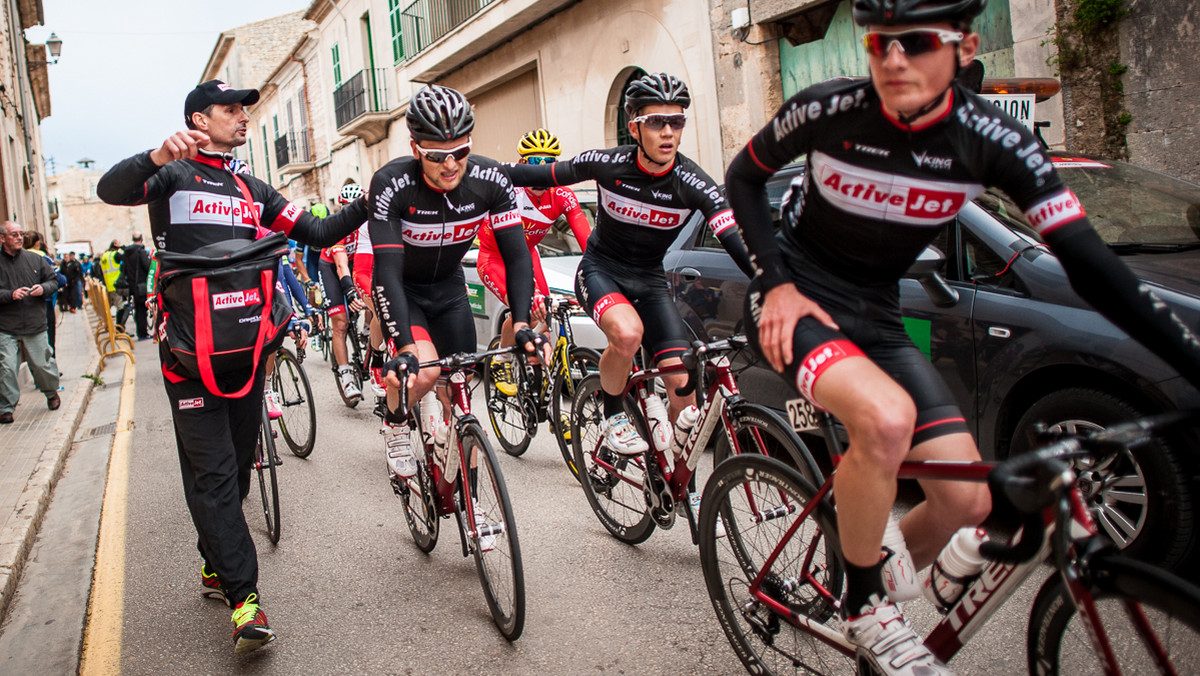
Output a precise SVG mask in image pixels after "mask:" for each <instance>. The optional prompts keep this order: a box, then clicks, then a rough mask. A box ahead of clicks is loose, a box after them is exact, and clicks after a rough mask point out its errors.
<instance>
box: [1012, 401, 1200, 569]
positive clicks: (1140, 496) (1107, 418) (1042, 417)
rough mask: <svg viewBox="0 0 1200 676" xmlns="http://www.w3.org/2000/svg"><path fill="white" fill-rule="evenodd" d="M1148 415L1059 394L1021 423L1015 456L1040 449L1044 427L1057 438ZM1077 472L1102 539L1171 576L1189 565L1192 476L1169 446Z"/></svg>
mask: <svg viewBox="0 0 1200 676" xmlns="http://www.w3.org/2000/svg"><path fill="white" fill-rule="evenodd" d="M1146 413H1148V411H1143V410H1141V409H1139V408H1138V407H1137V406H1135V405H1133V404H1132V403H1130V402H1128V401H1126V400H1124V399H1121V398H1119V397H1116V396H1113V395H1111V394H1109V393H1107V392H1104V391H1102V390H1097V389H1092V388H1071V389H1066V390H1060V391H1058V392H1054V393H1052V394H1050V395H1047V396H1045V397H1043V398H1042V399H1039V400H1038V401H1037V402H1035V403H1034V404H1033V406H1030V407H1029V409H1028V410H1027V411H1026V412H1025V414H1024V415H1023V416H1021V419H1020V420H1019V421H1018V422H1017V426H1016V428H1015V429H1014V431H1013V441H1012V447H1011V453H1012V454H1013V455H1016V454H1018V453H1024V452H1026V451H1029V450H1031V449H1033V448H1034V447H1035V444H1036V442H1035V441H1034V440H1033V430H1034V427H1035V425H1037V424H1038V423H1042V424H1044V425H1046V427H1047V428H1048V429H1050V430H1052V431H1063V432H1087V431H1089V430H1099V429H1104V428H1106V427H1108V426H1110V425H1113V424H1116V423H1119V422H1125V421H1128V420H1131V419H1133V418H1137V417H1140V416H1142V415H1145V414H1146ZM1075 471H1076V472H1077V473H1078V474H1079V485H1080V486H1081V487H1082V488H1083V489H1084V493H1085V495H1086V496H1087V497H1088V498H1089V502H1090V504H1091V505H1092V516H1093V517H1095V518H1096V522H1097V526H1098V527H1099V529H1100V531H1101V532H1102V533H1104V534H1105V535H1107V536H1108V537H1109V538H1111V539H1112V540H1113V541H1114V542H1116V543H1117V545H1118V546H1120V547H1121V548H1123V549H1124V550H1125V551H1126V553H1127V554H1130V555H1131V556H1134V557H1137V558H1140V559H1143V560H1145V561H1148V562H1150V563H1153V564H1156V565H1161V566H1164V567H1167V568H1176V567H1178V566H1179V565H1180V564H1181V563H1182V562H1183V561H1184V559H1185V557H1186V556H1187V554H1188V549H1189V547H1190V545H1191V541H1192V537H1193V532H1194V523H1193V513H1192V496H1191V495H1190V493H1189V492H1188V489H1187V482H1186V478H1187V475H1186V473H1185V472H1184V471H1183V468H1182V466H1181V464H1180V462H1179V460H1178V459H1177V458H1176V456H1175V454H1174V452H1173V451H1172V450H1171V449H1170V447H1169V446H1168V445H1167V444H1164V443H1162V442H1161V441H1154V442H1151V443H1147V444H1142V445H1141V446H1139V447H1137V448H1135V449H1132V450H1127V451H1124V452H1122V453H1119V454H1117V455H1115V456H1112V457H1109V458H1098V459H1086V460H1081V461H1079V462H1077V463H1076V465H1075Z"/></svg>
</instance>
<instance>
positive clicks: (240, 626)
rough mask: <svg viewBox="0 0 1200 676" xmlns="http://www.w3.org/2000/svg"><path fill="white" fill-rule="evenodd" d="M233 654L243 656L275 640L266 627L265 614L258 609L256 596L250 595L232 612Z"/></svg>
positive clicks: (272, 633)
mask: <svg viewBox="0 0 1200 676" xmlns="http://www.w3.org/2000/svg"><path fill="white" fill-rule="evenodd" d="M233 624H234V627H235V629H234V630H233V652H235V653H237V654H238V655H245V654H246V653H248V652H252V651H254V650H257V649H259V648H261V647H262V646H264V645H266V644H268V643H270V642H271V641H274V640H275V632H273V631H271V628H270V627H268V626H267V614H266V613H264V612H263V610H262V608H259V607H258V594H251V595H249V596H247V597H246V600H245V601H242V602H241V603H239V604H237V607H236V608H234V610H233Z"/></svg>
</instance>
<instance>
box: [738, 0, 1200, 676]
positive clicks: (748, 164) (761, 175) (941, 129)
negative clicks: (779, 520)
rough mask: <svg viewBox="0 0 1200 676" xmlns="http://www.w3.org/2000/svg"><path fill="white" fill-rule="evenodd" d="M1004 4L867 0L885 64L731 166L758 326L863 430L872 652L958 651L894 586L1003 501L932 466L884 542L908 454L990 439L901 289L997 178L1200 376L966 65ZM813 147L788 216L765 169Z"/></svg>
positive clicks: (857, 434) (864, 14) (861, 502)
mask: <svg viewBox="0 0 1200 676" xmlns="http://www.w3.org/2000/svg"><path fill="white" fill-rule="evenodd" d="M985 4H986V0H957V1H955V2H947V1H944V0H942V1H934V0H916V1H912V0H909V1H907V2H899V1H897V0H855V2H854V5H853V16H854V20H855V22H857V23H858V24H859V25H860V26H865V27H866V28H867V30H868V32H867V33H866V35H865V36H864V39H863V44H864V46H865V48H866V50H867V54H868V62H869V69H870V79H869V80H850V81H847V80H841V81H830V82H825V83H821V84H818V85H814V86H812V87H809V88H808V89H805V90H803V91H801V92H799V93H798V94H796V95H795V96H793V97H792V98H791V99H790V100H789V101H787V102H786V103H784V105H783V107H782V108H780V110H779V111H778V112H777V113H776V114H775V116H774V118H773V119H772V120H771V121H770V122H769V123H768V124H767V125H766V127H764V128H763V129H762V130H761V131H759V132H758V134H757V135H755V136H754V137H753V138H752V139H751V140H750V142H749V144H747V146H746V147H745V148H744V149H743V150H742V151H741V152H740V153H739V154H738V155H737V157H736V158H735V159H734V161H733V162H732V164H731V165H730V167H729V171H728V174H727V176H726V187H727V189H728V194H729V199H730V203H731V204H732V205H733V208H734V211H735V213H736V214H737V221H738V223H739V224H740V226H741V228H742V232H743V235H744V237H745V240H746V243H747V245H748V246H749V248H750V250H751V252H752V253H753V255H754V261H755V267H756V271H757V274H756V276H755V279H754V281H753V282H752V283H751V286H750V288H749V289H748V291H747V322H746V323H747V326H748V327H749V329H750V334H751V337H752V339H753V340H754V341H755V342H756V345H757V347H758V348H759V349H760V350H761V352H762V354H763V355H764V356H765V358H766V359H767V360H768V361H769V362H770V364H771V365H772V366H773V367H774V368H775V369H776V370H777V371H781V372H783V373H785V374H786V377H787V378H788V380H789V382H791V383H793V384H794V386H795V387H796V389H797V390H798V391H799V392H800V393H801V394H803V395H804V396H805V397H807V398H808V399H809V400H810V401H812V402H813V404H814V405H816V406H819V407H822V408H824V409H826V410H828V411H830V412H831V413H833V414H834V415H836V416H837V417H838V418H839V419H840V420H841V421H842V423H843V424H844V425H845V427H846V430H847V433H848V435H849V446H848V448H847V451H846V454H845V456H844V458H843V459H842V461H841V462H840V464H839V465H838V471H837V476H836V478H835V482H834V491H835V495H836V498H837V505H838V514H837V518H838V526H839V532H840V539H841V546H842V550H843V554H844V557H845V561H846V564H847V566H846V568H847V572H846V577H847V585H846V597H845V599H844V601H843V604H842V611H843V615H844V622H843V625H842V627H843V631H844V632H845V634H846V637H847V638H848V639H849V640H850V641H851V642H852V643H854V644H855V645H857V646H858V656H859V660H860V662H862V661H865V662H868V663H870V664H871V665H872V666H873V667H874V668H875V669H876V670H878V671H880V672H882V673H887V674H896V673H899V674H935V673H945V672H946V671H947V670H946V667H945V665H943V664H941V663H940V662H939V661H937V660H936V658H935V657H934V656H933V655H932V654H931V653H930V652H929V650H928V649H927V648H926V647H925V646H924V644H923V643H922V642H921V641H920V639H919V638H918V637H917V636H916V634H915V633H914V632H913V630H912V629H911V627H910V626H909V625H908V623H907V622H906V621H905V620H904V618H903V615H902V614H901V613H900V609H899V607H898V606H897V605H896V604H895V603H894V601H896V600H899V599H903V598H911V597H913V596H915V595H916V594H917V593H919V592H918V591H917V589H916V588H915V587H916V585H905V589H904V590H903V593H894V594H892V595H891V597H890V598H889V592H888V591H887V590H886V587H885V582H884V577H883V576H884V575H885V573H886V574H887V575H888V576H889V578H891V579H893V580H897V579H901V578H902V579H907V580H913V581H915V570H914V567H915V569H916V570H919V569H920V568H922V567H924V566H927V565H929V564H931V563H932V562H933V561H934V560H935V558H936V557H937V554H938V552H939V551H941V549H942V547H943V546H944V545H945V544H946V543H947V541H948V540H949V539H950V537H951V535H952V534H953V533H954V532H955V531H956V530H957V529H959V528H961V527H969V526H974V525H976V524H978V523H979V522H980V521H982V520H983V519H984V518H985V517H986V516H987V514H988V512H989V510H990V496H989V494H988V492H987V490H986V488H985V487H984V486H983V485H982V484H964V483H961V482H938V481H922V482H921V483H922V488H924V490H925V495H926V501H925V502H924V503H922V504H920V505H918V506H917V507H916V508H914V509H913V510H912V511H911V512H909V513H908V514H907V515H906V516H905V517H904V519H903V520H902V522H901V524H900V527H901V531H902V532H903V535H904V539H905V540H906V542H907V552H905V551H904V550H905V547H904V546H900V547H899V548H898V551H897V550H896V548H892V549H891V550H889V551H887V552H884V551H883V550H882V549H881V543H882V539H883V534H884V530H885V526H886V523H887V520H888V514H889V510H890V509H891V507H892V503H893V502H894V500H895V495H896V472H897V468H898V466H899V463H900V462H901V461H903V460H904V459H906V458H911V459H914V460H938V459H946V460H949V459H955V460H964V459H972V460H974V459H978V458H979V451H978V449H977V448H976V446H975V442H974V440H973V439H972V437H971V435H970V433H969V430H968V428H967V424H966V422H965V420H964V418H963V416H962V414H961V412H960V411H959V409H958V407H957V405H956V403H955V402H954V399H953V396H952V395H951V393H950V391H949V389H948V388H947V386H946V384H945V383H944V382H943V381H942V380H941V378H940V377H939V376H938V374H937V372H936V371H935V370H934V368H933V367H932V365H931V364H930V362H929V361H928V360H927V359H926V358H925V357H924V356H923V355H922V353H921V352H920V351H919V350H918V349H917V348H916V347H915V346H914V345H913V343H912V341H911V340H910V339H909V338H908V336H907V335H906V333H905V330H904V327H903V324H902V322H901V317H900V310H899V303H898V294H899V290H898V284H897V282H898V280H899V278H900V277H901V275H903V273H904V271H905V270H906V269H907V268H908V267H909V265H910V264H911V263H912V262H913V261H914V260H915V259H916V257H917V255H918V254H919V253H920V252H921V251H922V249H924V247H925V246H926V245H927V244H929V242H930V241H931V240H932V239H933V238H934V237H935V236H936V235H937V233H938V231H939V229H940V228H942V227H945V226H946V225H947V224H948V223H952V222H953V219H954V218H955V215H956V214H957V212H958V211H959V210H960V209H961V208H962V207H963V205H965V204H966V203H967V202H969V201H970V200H971V199H973V198H974V197H975V196H977V195H978V194H980V193H981V192H982V191H983V190H984V189H985V186H996V187H998V188H1000V189H1002V190H1004V191H1005V192H1006V193H1008V194H1009V195H1010V196H1011V197H1012V198H1013V199H1014V201H1016V203H1017V204H1018V205H1020V207H1021V208H1022V209H1023V210H1024V211H1025V215H1026V217H1027V218H1028V219H1029V222H1030V223H1031V224H1032V225H1033V227H1035V228H1036V229H1037V230H1038V232H1039V233H1040V234H1041V235H1042V237H1043V238H1044V239H1045V241H1046V243H1047V244H1048V245H1049V246H1050V248H1051V249H1053V251H1054V252H1055V253H1056V254H1057V255H1058V257H1059V260H1060V261H1061V262H1062V264H1063V267H1064V268H1065V269H1066V270H1067V272H1068V274H1069V276H1070V279H1071V283H1072V286H1073V287H1074V288H1075V289H1076V291H1077V292H1078V293H1079V294H1080V295H1081V296H1083V297H1084V299H1086V300H1087V301H1088V302H1090V303H1092V305H1094V306H1095V307H1096V308H1097V309H1099V310H1100V311H1101V312H1103V313H1104V314H1105V315H1106V316H1107V317H1109V318H1110V319H1112V320H1113V321H1114V322H1115V323H1116V324H1118V325H1119V326H1121V327H1122V328H1123V329H1125V330H1126V331H1128V332H1129V333H1130V334H1131V335H1133V336H1134V337H1136V338H1138V339H1139V340H1141V341H1142V342H1144V343H1146V344H1147V345H1148V346H1150V347H1151V348H1152V349H1154V350H1155V351H1156V352H1157V353H1158V354H1160V355H1161V356H1163V358H1164V359H1167V360H1168V361H1169V362H1170V363H1172V364H1174V365H1175V366H1176V367H1177V368H1179V370H1180V371H1181V373H1183V374H1184V375H1185V376H1186V377H1188V378H1189V379H1190V380H1191V381H1192V382H1193V383H1200V344H1198V343H1197V342H1196V339H1195V337H1194V336H1193V335H1192V334H1191V333H1190V332H1189V330H1188V329H1187V328H1185V327H1184V325H1183V324H1181V323H1179V321H1178V320H1177V319H1176V318H1175V317H1174V315H1173V314H1172V313H1171V312H1170V311H1169V310H1168V309H1167V308H1166V306H1165V305H1164V304H1163V303H1162V302H1161V301H1160V300H1158V299H1157V298H1156V297H1155V296H1154V294H1153V292H1152V291H1150V290H1149V288H1148V287H1146V286H1144V285H1142V284H1140V283H1139V282H1138V280H1137V279H1136V278H1135V277H1134V276H1133V275H1132V274H1131V273H1130V271H1129V270H1128V268H1126V267H1125V265H1124V264H1123V263H1122V262H1121V261H1120V260H1118V259H1117V258H1116V256H1115V255H1113V254H1112V253H1111V252H1110V251H1109V250H1108V249H1107V248H1106V247H1105V246H1104V245H1103V243H1102V241H1101V240H1100V238H1099V237H1098V236H1097V235H1096V233H1095V232H1094V231H1093V230H1092V229H1091V227H1090V225H1089V223H1088V220H1087V218H1086V215H1085V214H1084V211H1083V209H1082V207H1081V206H1080V204H1079V202H1078V200H1077V199H1076V198H1075V196H1074V195H1073V194H1072V193H1071V191H1070V190H1069V189H1067V188H1066V187H1064V186H1063V184H1062V183H1061V181H1060V180H1059V177H1058V176H1057V175H1056V174H1055V172H1054V169H1053V166H1052V165H1051V163H1050V161H1049V159H1048V158H1047V157H1046V155H1045V154H1044V153H1043V152H1042V149H1041V146H1040V145H1039V143H1038V142H1037V140H1036V139H1035V138H1034V136H1033V134H1031V133H1030V132H1029V131H1028V130H1027V129H1026V128H1025V127H1024V126H1022V125H1021V124H1020V123H1019V122H1016V121H1015V120H1013V119H1012V118H1011V117H1009V116H1008V115H1005V114H1004V113H1003V112H1001V111H1000V109H998V108H996V107H995V106H993V105H992V104H990V103H988V102H987V101H985V100H983V99H982V98H981V97H979V96H978V95H976V94H973V93H971V92H969V91H968V90H966V89H965V88H963V87H962V86H961V85H958V84H956V83H955V82H954V80H955V76H956V74H957V73H958V71H959V69H960V68H962V67H965V66H966V65H967V64H969V63H970V62H971V60H972V59H973V58H974V56H975V53H976V51H977V50H978V46H979V36H978V34H976V33H974V32H972V30H971V22H972V20H973V19H974V18H975V17H976V16H978V14H979V13H980V12H981V11H982V10H983V7H984V5H985ZM800 155H807V157H808V169H807V171H806V175H805V177H804V180H803V183H802V184H801V185H798V186H794V187H793V190H792V195H791V197H790V199H789V200H788V203H787V204H786V205H785V207H784V211H783V223H784V225H783V227H782V229H781V232H780V234H779V235H778V236H773V235H772V225H771V214H770V209H769V205H768V200H767V194H766V190H765V183H766V181H767V179H768V178H769V177H770V176H771V175H772V174H774V173H775V172H776V171H778V170H779V169H780V168H781V167H783V166H784V165H785V164H787V163H788V162H790V161H791V160H792V159H793V158H795V157H797V156H800ZM885 554H886V558H885Z"/></svg>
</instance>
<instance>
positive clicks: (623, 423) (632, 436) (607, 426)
mask: <svg viewBox="0 0 1200 676" xmlns="http://www.w3.org/2000/svg"><path fill="white" fill-rule="evenodd" d="M603 427H604V429H603V431H602V434H603V435H604V445H605V447H607V448H611V449H612V450H613V451H615V452H617V453H619V454H621V455H640V454H642V453H645V452H646V451H647V450H649V449H650V446H649V445H648V444H647V443H646V440H645V439H643V438H642V435H640V434H638V431H637V428H635V427H634V426H633V423H631V422H629V417H628V416H626V415H625V414H624V413H618V414H616V415H614V416H612V417H611V418H605V420H604V422H603Z"/></svg>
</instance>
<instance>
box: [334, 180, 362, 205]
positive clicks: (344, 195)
mask: <svg viewBox="0 0 1200 676" xmlns="http://www.w3.org/2000/svg"><path fill="white" fill-rule="evenodd" d="M362 196H363V187H362V186H361V185H359V184H357V183H347V184H346V185H344V186H342V192H341V193H339V194H338V204H349V203H351V202H353V201H354V200H356V199H358V198H359V197H362Z"/></svg>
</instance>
